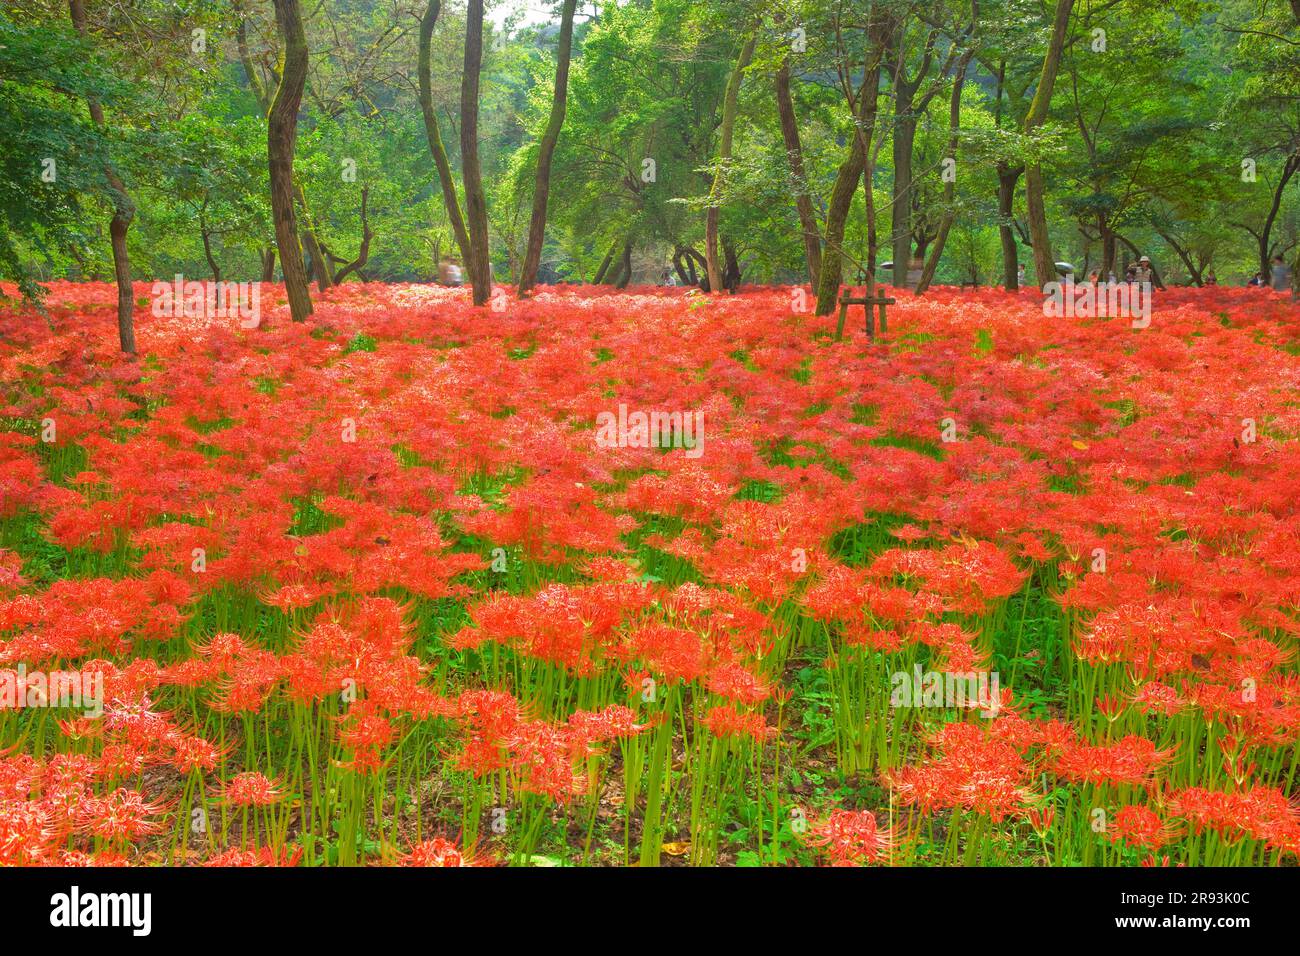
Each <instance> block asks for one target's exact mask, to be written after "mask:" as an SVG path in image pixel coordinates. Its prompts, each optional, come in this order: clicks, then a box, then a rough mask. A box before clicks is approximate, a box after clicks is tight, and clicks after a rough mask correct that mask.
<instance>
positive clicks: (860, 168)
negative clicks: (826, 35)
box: [816, 53, 880, 315]
mask: <svg viewBox="0 0 1300 956" xmlns="http://www.w3.org/2000/svg"><path fill="white" fill-rule="evenodd" d="M879 92H880V56H879V53H877V54H876V55H875V56H874V57H873V58H872V62H871V64H870V65H869V66H868V68H867V71H866V76H865V77H864V79H863V81H862V89H861V92H860V93H859V94H858V113H857V125H858V131H857V132H856V133H855V135H854V137H853V146H852V148H851V149H850V150H849V155H848V158H847V159H845V160H844V162H843V163H841V164H840V168H839V172H838V173H837V174H836V176H835V186H834V188H833V189H832V190H831V199H830V204H829V206H828V207H827V210H826V238H825V240H824V241H823V242H822V265H821V275H820V276H819V280H818V283H817V310H816V314H817V315H829V314H830V313H831V312H833V311H834V310H835V304H836V299H837V298H838V296H839V291H840V281H841V279H843V268H844V261H843V256H844V251H843V245H844V226H845V223H846V222H847V221H848V217H849V209H850V208H851V206H852V205H853V193H854V192H856V191H857V188H858V180H859V179H860V178H861V177H862V174H863V172H864V171H865V172H867V175H868V178H870V175H871V174H870V171H869V170H868V169H867V160H868V158H869V156H870V152H871V140H872V138H873V136H874V133H875V122H876V103H877V97H878V94H879Z"/></svg>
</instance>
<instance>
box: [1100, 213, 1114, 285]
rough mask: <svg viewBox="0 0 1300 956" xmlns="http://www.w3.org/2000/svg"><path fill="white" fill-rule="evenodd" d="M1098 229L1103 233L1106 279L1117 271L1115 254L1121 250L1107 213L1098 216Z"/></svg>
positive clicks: (1102, 270)
mask: <svg viewBox="0 0 1300 956" xmlns="http://www.w3.org/2000/svg"><path fill="white" fill-rule="evenodd" d="M1097 231H1098V232H1100V233H1101V277H1102V280H1103V281H1105V280H1106V278H1107V277H1108V276H1109V275H1110V274H1111V273H1112V272H1114V271H1115V256H1116V254H1117V253H1118V251H1119V249H1118V246H1117V245H1116V242H1115V231H1114V230H1113V229H1111V228H1110V220H1109V219H1108V218H1107V217H1106V214H1105V213H1101V214H1099V215H1098V216H1097Z"/></svg>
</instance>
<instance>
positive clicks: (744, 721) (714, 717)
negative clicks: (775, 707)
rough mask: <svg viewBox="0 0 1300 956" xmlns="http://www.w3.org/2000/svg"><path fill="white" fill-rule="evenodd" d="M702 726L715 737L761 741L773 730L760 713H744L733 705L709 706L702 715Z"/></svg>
mask: <svg viewBox="0 0 1300 956" xmlns="http://www.w3.org/2000/svg"><path fill="white" fill-rule="evenodd" d="M704 726H706V727H708V728H709V733H711V734H713V736H715V737H748V738H749V739H751V740H755V741H762V740H764V739H765V738H766V737H767V736H768V735H769V734H770V733H771V732H772V730H773V728H771V727H769V726H767V723H766V721H764V719H763V715H762V714H761V713H744V712H743V711H740V710H738V709H736V708H735V707H711V708H709V712H708V713H707V714H705V715H704Z"/></svg>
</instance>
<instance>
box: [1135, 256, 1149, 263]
mask: <svg viewBox="0 0 1300 956" xmlns="http://www.w3.org/2000/svg"><path fill="white" fill-rule="evenodd" d="M1150 261H1151V257H1150V256H1143V257H1142V258H1141V259H1139V260H1138V262H1150Z"/></svg>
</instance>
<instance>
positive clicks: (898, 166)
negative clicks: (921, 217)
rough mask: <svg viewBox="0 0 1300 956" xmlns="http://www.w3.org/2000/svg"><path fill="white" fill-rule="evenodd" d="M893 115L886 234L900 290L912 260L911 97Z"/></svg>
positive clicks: (913, 120) (913, 136) (913, 126)
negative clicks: (889, 214) (891, 185)
mask: <svg viewBox="0 0 1300 956" xmlns="http://www.w3.org/2000/svg"><path fill="white" fill-rule="evenodd" d="M895 109H896V111H898V110H901V111H902V112H901V113H900V112H896V114H895V117H894V192H893V201H892V202H891V204H890V208H891V209H892V210H893V230H892V232H891V233H890V246H891V249H890V252H891V254H892V255H893V258H894V270H893V271H894V276H893V284H894V286H895V287H897V288H899V289H901V288H904V287H905V286H906V285H907V271H908V267H909V266H910V265H911V262H912V148H913V146H914V145H915V143H916V115H915V114H914V113H912V112H911V100H910V98H909V100H908V102H907V104H906V106H904V105H902V104H900V105H898V106H897V107H896V108H895Z"/></svg>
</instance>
